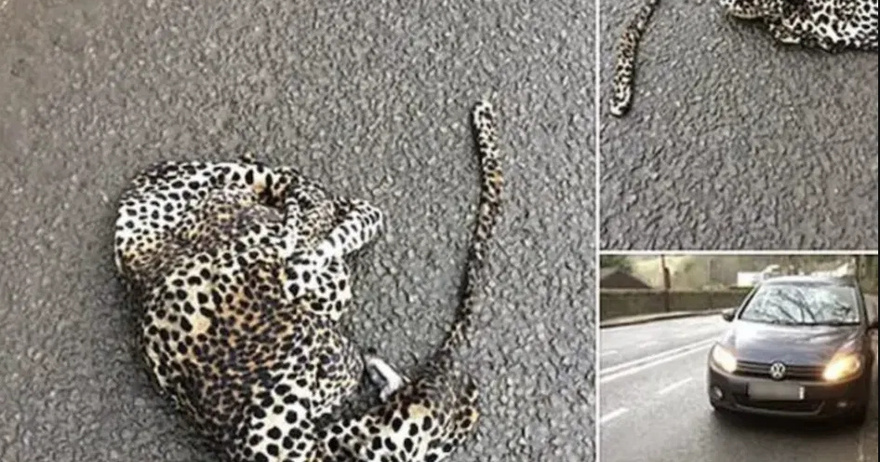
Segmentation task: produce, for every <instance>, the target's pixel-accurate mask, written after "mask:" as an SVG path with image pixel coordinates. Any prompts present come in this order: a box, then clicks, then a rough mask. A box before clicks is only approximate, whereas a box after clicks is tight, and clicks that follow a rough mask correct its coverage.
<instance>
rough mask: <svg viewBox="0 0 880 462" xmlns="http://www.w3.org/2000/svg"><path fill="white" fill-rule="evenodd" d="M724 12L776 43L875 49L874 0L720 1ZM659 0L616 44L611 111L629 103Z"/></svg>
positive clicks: (618, 113) (621, 111)
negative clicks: (754, 24)
mask: <svg viewBox="0 0 880 462" xmlns="http://www.w3.org/2000/svg"><path fill="white" fill-rule="evenodd" d="M719 1H720V3H721V7H722V8H723V9H724V11H725V13H726V14H728V15H730V16H732V17H735V18H739V19H746V20H757V21H760V22H762V23H763V24H764V25H765V26H766V28H767V30H768V31H769V32H770V33H771V34H772V35H773V37H774V38H775V39H776V40H777V41H779V42H780V43H784V44H790V45H801V46H805V47H810V48H818V49H821V50H825V51H828V52H840V51H844V50H861V51H871V52H876V51H877V30H878V27H877V0H719ZM658 4H659V0H645V3H644V4H642V6H641V7H640V8H639V11H638V12H637V13H636V15H635V16H634V17H633V19H632V20H631V21H630V22H629V24H627V26H626V28H625V29H624V32H623V34H622V35H621V38H620V41H619V42H618V45H617V53H616V56H615V71H614V82H613V92H612V95H611V104H610V111H611V115H613V116H615V117H622V116H624V115H625V114H626V113H627V112H628V111H629V109H630V107H631V106H632V97H633V83H634V75H635V61H636V54H637V52H638V48H639V44H640V42H641V38H642V35H643V34H644V32H645V29H646V27H647V25H648V21H649V20H650V18H651V15H652V14H653V12H654V10H655V9H656V7H657V5H658Z"/></svg>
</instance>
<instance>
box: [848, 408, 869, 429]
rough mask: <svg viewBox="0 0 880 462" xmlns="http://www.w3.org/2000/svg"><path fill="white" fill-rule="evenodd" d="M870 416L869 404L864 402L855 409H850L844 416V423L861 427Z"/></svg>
mask: <svg viewBox="0 0 880 462" xmlns="http://www.w3.org/2000/svg"><path fill="white" fill-rule="evenodd" d="M867 418H868V404H867V403H866V404H862V405H861V406H859V407H857V408H856V409H855V410H853V411H850V412H849V413H847V414H846V416H845V417H844V423H845V424H848V425H852V426H857V427H861V426H862V425H863V424H864V423H865V420H867Z"/></svg>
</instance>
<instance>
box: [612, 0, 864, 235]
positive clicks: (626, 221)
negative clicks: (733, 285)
mask: <svg viewBox="0 0 880 462" xmlns="http://www.w3.org/2000/svg"><path fill="white" fill-rule="evenodd" d="M642 1H644V0H621V1H604V2H602V9H601V15H602V16H601V17H602V25H601V34H602V35H601V49H602V53H603V55H602V56H603V57H602V60H601V67H602V69H601V75H602V89H601V91H602V99H601V108H600V110H601V120H602V127H601V135H600V137H601V149H600V152H601V163H600V169H601V184H602V190H601V200H600V202H601V205H600V209H601V210H602V219H601V228H600V229H601V247H602V248H603V249H615V250H622V249H633V250H638V249H712V250H715V249H734V250H736V249H762V250H774V249H776V250H778V249H825V250H827V249H876V248H877V219H878V215H877V209H878V204H877V152H878V151H877V144H878V136H877V133H878V129H877V120H878V119H877V117H878V112H877V107H878V90H877V80H878V70H877V54H876V53H874V54H871V53H863V52H848V53H844V54H841V55H838V56H834V55H830V54H828V53H825V52H822V51H814V50H807V49H804V48H800V47H786V46H781V45H777V44H776V43H775V41H774V40H773V39H772V37H770V35H769V34H768V33H766V32H765V31H764V30H763V29H762V28H761V27H759V26H758V25H757V24H753V23H748V22H743V21H737V20H734V19H731V18H727V17H725V16H724V15H723V14H722V11H721V8H720V7H719V5H718V3H717V2H716V1H708V0H703V1H696V2H663V3H661V4H660V6H659V7H658V9H657V11H656V12H655V15H654V17H653V19H652V21H651V23H650V25H649V26H648V31H647V33H646V34H645V36H644V41H643V42H642V47H641V50H640V55H639V57H638V64H637V75H636V93H635V97H634V104H633V109H632V111H631V112H630V113H629V115H628V116H627V117H625V118H623V119H619V120H618V119H615V118H613V117H611V116H610V114H609V112H608V101H609V97H610V91H611V79H612V75H613V66H614V57H613V54H612V53H613V50H614V47H615V46H616V42H617V39H618V36H619V34H620V33H621V31H622V30H623V29H622V28H623V25H624V23H625V22H626V21H628V20H629V18H630V17H631V16H632V15H633V14H634V12H635V11H636V9H637V8H638V6H639V4H640V3H641V2H642Z"/></svg>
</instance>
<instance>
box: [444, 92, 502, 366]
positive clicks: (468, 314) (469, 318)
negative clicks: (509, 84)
mask: <svg viewBox="0 0 880 462" xmlns="http://www.w3.org/2000/svg"><path fill="white" fill-rule="evenodd" d="M472 117H473V128H474V137H475V139H476V143H477V152H478V156H479V162H480V176H481V185H480V201H479V209H478V212H477V223H476V228H475V229H474V233H473V236H472V238H471V244H470V249H469V252H468V257H467V267H466V270H465V275H464V279H465V280H464V285H463V287H462V293H461V301H460V304H459V307H458V311H457V312H456V316H455V320H454V321H453V324H452V328H451V329H450V330H449V332H448V333H447V336H446V338H445V339H444V341H443V344H442V345H441V347H440V349H439V350H438V352H437V354H438V356H439V357H441V358H442V357H448V356H450V355H451V353H452V352H453V351H454V350H455V349H456V348H457V347H458V346H459V345H461V344H462V343H464V342H465V341H466V340H467V334H468V332H469V331H470V327H471V324H472V322H473V318H474V316H475V315H476V313H477V311H478V310H479V307H480V295H481V291H482V290H483V288H484V286H485V285H486V284H485V280H486V274H485V273H486V270H485V267H486V246H487V244H488V242H489V240H490V239H491V238H492V235H493V233H494V231H495V225H496V223H497V222H498V218H499V217H500V215H501V192H502V186H503V183H504V179H503V175H502V170H501V162H500V156H499V153H498V132H497V129H496V119H495V117H496V116H495V111H494V109H493V108H492V106H491V105H490V104H489V103H487V102H485V101H481V102H480V103H478V104H477V105H476V106H475V107H474V110H473V114H472Z"/></svg>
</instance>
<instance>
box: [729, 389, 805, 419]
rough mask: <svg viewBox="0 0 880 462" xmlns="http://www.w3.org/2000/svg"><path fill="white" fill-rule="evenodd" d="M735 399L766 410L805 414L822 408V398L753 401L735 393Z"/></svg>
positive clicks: (743, 403) (737, 401) (748, 405)
mask: <svg viewBox="0 0 880 462" xmlns="http://www.w3.org/2000/svg"><path fill="white" fill-rule="evenodd" d="M733 399H734V401H736V404H737V405H739V406H742V407H749V408H752V409H761V410H765V411H781V412H797V413H803V414H818V413H819V411H820V410H821V409H822V401H821V400H805V401H753V400H751V399H749V397H748V396H746V395H743V394H738V393H734V395H733Z"/></svg>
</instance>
